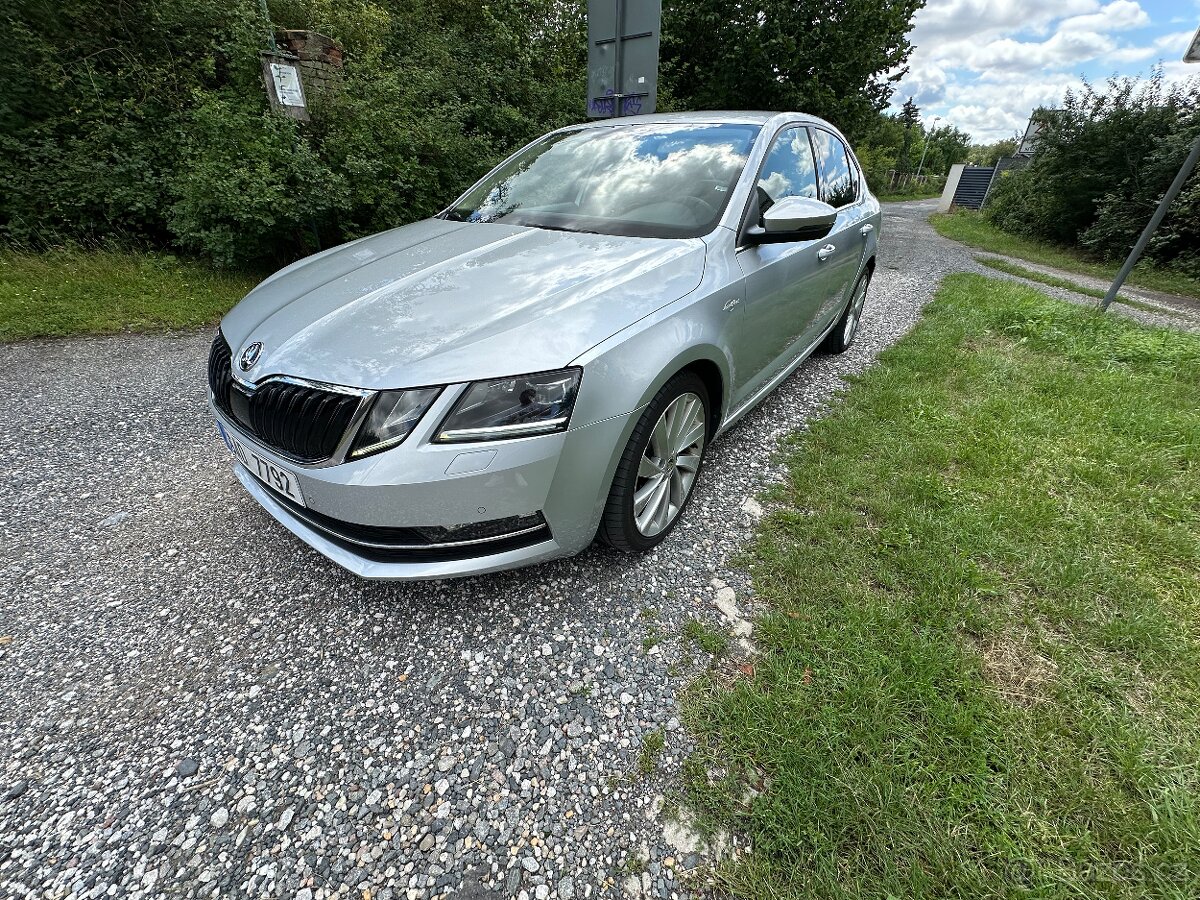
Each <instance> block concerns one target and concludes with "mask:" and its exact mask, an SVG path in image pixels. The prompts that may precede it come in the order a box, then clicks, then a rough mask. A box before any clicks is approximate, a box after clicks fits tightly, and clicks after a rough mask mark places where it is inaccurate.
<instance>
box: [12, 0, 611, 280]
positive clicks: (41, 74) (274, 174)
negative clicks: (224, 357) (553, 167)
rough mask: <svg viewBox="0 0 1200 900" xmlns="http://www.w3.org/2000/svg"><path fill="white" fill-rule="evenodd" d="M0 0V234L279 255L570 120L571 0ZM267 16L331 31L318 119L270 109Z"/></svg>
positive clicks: (432, 204) (384, 218)
mask: <svg viewBox="0 0 1200 900" xmlns="http://www.w3.org/2000/svg"><path fill="white" fill-rule="evenodd" d="M270 12H271V22H270V23H268V22H267V21H266V20H265V19H264V18H263V17H262V15H261V12H260V9H259V6H258V3H257V2H254V0H249V2H241V3H237V4H227V3H223V2H220V0H155V2H154V3H147V4H116V5H113V4H109V3H104V2H101V0H61V2H56V3H54V4H47V3H35V2H32V0H18V2H16V3H14V4H8V5H0V28H3V29H4V33H5V34H8V35H11V36H12V40H11V41H9V42H6V48H7V49H6V52H5V54H0V84H3V85H5V90H4V91H0V184H3V186H4V187H3V189H2V190H0V240H2V241H3V242H5V243H8V244H10V245H16V246H20V247H26V248H30V249H44V248H47V247H54V246H59V245H64V244H83V245H85V246H93V245H97V244H117V245H122V246H133V247H139V246H141V247H155V248H158V247H164V246H171V245H173V246H176V247H179V248H181V249H184V250H187V251H189V252H192V253H196V254H199V255H202V256H204V257H207V258H209V259H211V260H212V261H214V262H216V263H218V264H219V265H222V266H226V267H255V268H258V267H262V268H267V267H272V266H275V265H278V264H279V263H282V262H286V261H288V260H291V259H294V258H296V257H297V256H300V255H302V254H304V253H307V252H310V251H312V250H314V249H316V247H317V246H329V245H332V244H335V243H339V242H341V241H344V240H347V239H350V238H353V237H357V236H359V235H361V234H364V233H367V232H372V231H378V230H381V229H384V228H389V227H393V226H395V225H398V224H401V223H403V222H406V221H411V220H412V219H415V218H419V217H421V216H426V215H429V214H430V213H433V212H436V211H437V210H438V209H439V208H440V207H441V205H443V204H445V203H447V202H448V201H450V200H452V199H453V198H454V196H455V194H456V193H457V192H458V191H459V190H461V189H462V188H464V187H466V186H467V185H468V184H470V182H471V181H473V180H474V179H475V178H476V177H478V176H479V175H480V174H482V172H483V171H485V170H486V169H487V168H489V167H490V165H491V164H493V163H494V162H495V161H496V159H497V158H498V157H499V156H500V155H502V154H504V153H506V152H508V151H510V150H511V149H513V148H514V147H516V146H519V145H520V144H522V143H524V142H526V141H527V140H529V139H531V138H532V137H534V136H536V135H538V134H541V133H543V132H545V131H548V130H550V129H552V128H555V127H558V126H561V125H565V124H568V123H570V122H572V121H577V120H578V119H579V118H581V114H582V112H583V97H584V95H585V88H584V76H585V72H586V66H585V64H584V54H585V53H586V46H587V42H586V38H585V37H584V35H583V31H582V29H583V28H584V27H585V19H584V16H583V3H582V0H491V2H489V3H488V4H486V5H482V6H481V5H480V4H478V3H474V2H469V0H407V2H405V3H398V2H390V0H342V2H334V0H278V2H271V3H270ZM272 25H273V26H276V27H280V28H287V27H296V28H314V29H320V30H321V31H322V32H325V33H328V34H329V35H330V36H331V37H333V38H334V39H335V40H337V41H338V42H339V43H340V45H341V46H342V48H343V51H344V60H345V63H344V68H343V70H342V76H341V78H340V81H339V83H338V84H335V85H334V86H333V87H331V88H328V89H326V90H325V91H324V92H315V91H310V92H309V96H308V98H307V99H308V101H309V106H310V111H311V113H312V121H311V122H308V123H304V124H298V123H296V122H293V121H291V120H289V119H286V118H284V117H281V116H278V115H276V114H274V113H272V112H270V111H269V109H268V106H267V100H266V95H265V93H264V90H263V86H262V83H261V69H260V61H259V54H260V52H261V51H262V50H263V49H264V47H265V46H266V45H267V43H268V40H269V35H270V34H271V33H272Z"/></svg>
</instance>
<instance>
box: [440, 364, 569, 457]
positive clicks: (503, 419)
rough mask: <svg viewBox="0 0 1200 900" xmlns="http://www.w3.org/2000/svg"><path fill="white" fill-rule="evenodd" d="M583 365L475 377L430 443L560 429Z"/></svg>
mask: <svg viewBox="0 0 1200 900" xmlns="http://www.w3.org/2000/svg"><path fill="white" fill-rule="evenodd" d="M582 376H583V370H582V369H562V370H561V371H558V372H539V373H537V374H535V375H518V376H516V377H513V378H496V379H493V380H491V381H476V382H475V383H474V384H472V385H471V386H470V387H468V388H467V390H466V391H465V392H464V393H463V395H462V397H460V398H459V400H458V402H457V403H456V404H454V409H452V410H451V411H450V415H448V416H446V421H444V422H443V423H442V427H441V428H439V429H438V431H437V436H436V437H435V438H434V441H435V442H436V443H439V444H455V443H461V442H464V441H497V440H502V439H504V438H517V437H527V436H529V435H533V434H549V433H550V432H553V431H565V430H566V428H567V423H568V422H570V420H571V409H572V408H573V407H574V406H575V396H576V394H578V393H579V380H580V378H581V377H582Z"/></svg>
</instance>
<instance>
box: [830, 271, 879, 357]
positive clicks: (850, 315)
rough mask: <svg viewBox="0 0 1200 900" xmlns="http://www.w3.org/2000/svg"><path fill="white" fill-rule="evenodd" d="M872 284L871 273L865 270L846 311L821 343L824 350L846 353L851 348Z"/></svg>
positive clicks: (855, 286)
mask: <svg viewBox="0 0 1200 900" xmlns="http://www.w3.org/2000/svg"><path fill="white" fill-rule="evenodd" d="M870 285H871V273H870V272H863V273H862V276H861V277H860V278H859V279H858V283H857V284H856V285H854V292H853V293H852V294H851V295H850V302H849V303H847V304H846V311H845V312H843V313H842V317H841V318H840V319H838V323H837V324H836V325H835V326H833V331H831V332H829V335H828V336H827V337H826V338H825V341H824V342H823V343H822V344H821V349H822V350H823V351H824V352H826V353H845V352H846V351H847V350H849V349H850V345H851V344H853V343H854V339H855V337H857V336H858V326H859V324H860V323H861V322H862V311H863V306H865V305H866V302H867V288H868V287H870Z"/></svg>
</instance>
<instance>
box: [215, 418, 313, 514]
mask: <svg viewBox="0 0 1200 900" xmlns="http://www.w3.org/2000/svg"><path fill="white" fill-rule="evenodd" d="M217 430H218V431H220V432H221V438H222V439H223V440H224V441H225V446H227V447H228V448H229V452H230V453H232V454H233V455H234V457H236V458H237V461H238V462H240V463H241V464H242V465H243V466H245V467H246V470H247V471H248V472H249V473H250V474H251V475H253V476H254V477H255V478H257V479H258V480H259V481H261V482H262V483H263V484H265V485H266V486H267V487H269V488H271V489H272V490H274V491H276V492H277V493H280V494H283V496H285V497H287V498H288V499H289V500H291V501H292V502H293V503H299V504H300V505H301V506H307V505H308V504H307V503H305V502H304V494H302V493H301V492H300V481H299V480H298V479H297V478H296V476H295V475H293V474H292V473H291V472H289V471H288V470H287V469H284V468H282V467H281V466H277V465H275V463H273V462H271V461H270V460H269V459H265V458H264V457H262V456H259V455H258V454H257V453H255V452H254V451H253V450H251V449H250V448H249V447H247V446H246V445H245V444H243V443H242V442H241V441H239V440H238V439H237V438H235V437H233V436H232V435H231V434H229V432H227V431H226V430H225V427H224V426H223V425H222V424H221V423H220V422H218V423H217Z"/></svg>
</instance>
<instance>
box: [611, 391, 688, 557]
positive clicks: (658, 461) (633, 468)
mask: <svg viewBox="0 0 1200 900" xmlns="http://www.w3.org/2000/svg"><path fill="white" fill-rule="evenodd" d="M708 403H709V401H708V391H707V389H706V388H705V387H704V382H703V381H701V380H700V378H699V377H698V376H696V375H694V374H692V373H691V372H682V373H680V374H679V375H676V376H675V377H674V378H672V379H671V380H670V381H668V382H667V383H666V384H665V385H663V387H662V389H661V390H660V391H659V392H658V393H657V394H655V395H654V399H653V400H651V401H650V403H649V404H647V406H646V409H645V410H644V411H643V412H642V417H641V418H640V419H639V420H638V423H637V425H636V426H635V427H634V429H633V434H631V435H630V436H629V443H628V444H627V445H626V446H625V451H624V453H622V454H621V461H620V462H619V463H618V464H617V471H616V473H615V474H614V476H613V484H612V490H611V491H610V492H609V495H608V503H607V504H606V505H605V507H604V517H603V519H601V522H600V534H599V536H600V539H601V540H603V541H604V542H605V543H606V544H609V545H610V546H612V547H615V548H616V549H618V550H624V551H626V552H642V551H646V550H649V549H651V548H653V547H656V546H658V545H659V544H661V543H662V542H663V540H665V539H666V537H667V535H668V534H670V533H671V529H673V528H674V527H675V525H676V523H677V522H678V521H679V516H680V514H681V513H682V512H683V510H684V508H685V507H686V506H687V502H688V499H689V498H690V497H691V494H692V486H693V485H694V484H695V482H696V475H697V474H698V473H699V471H700V463H701V461H702V460H703V458H704V450H705V447H706V445H707V438H708Z"/></svg>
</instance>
